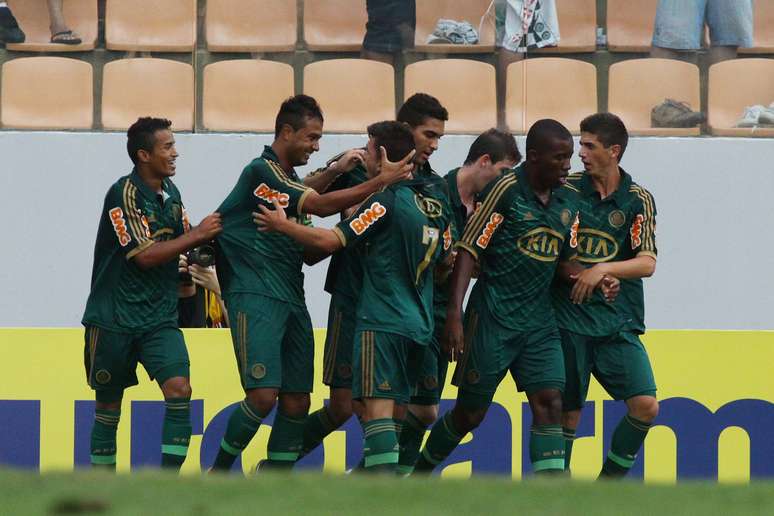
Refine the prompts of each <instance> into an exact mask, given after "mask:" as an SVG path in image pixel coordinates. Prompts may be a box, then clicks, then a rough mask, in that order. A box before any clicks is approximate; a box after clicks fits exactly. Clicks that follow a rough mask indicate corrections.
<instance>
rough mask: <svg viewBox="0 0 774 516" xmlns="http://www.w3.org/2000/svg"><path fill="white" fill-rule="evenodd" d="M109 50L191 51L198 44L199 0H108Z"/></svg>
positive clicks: (106, 13)
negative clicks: (197, 16) (197, 7)
mask: <svg viewBox="0 0 774 516" xmlns="http://www.w3.org/2000/svg"><path fill="white" fill-rule="evenodd" d="M105 43H106V45H107V48H108V49H109V50H136V51H141V52H154V51H155V52H191V51H193V49H194V46H195V45H196V0H164V1H163V2H160V1H158V0H107V3H106V4H105Z"/></svg>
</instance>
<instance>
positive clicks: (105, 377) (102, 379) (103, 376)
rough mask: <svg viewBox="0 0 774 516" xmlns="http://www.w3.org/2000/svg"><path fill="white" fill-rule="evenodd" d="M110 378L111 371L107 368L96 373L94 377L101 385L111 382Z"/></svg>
mask: <svg viewBox="0 0 774 516" xmlns="http://www.w3.org/2000/svg"><path fill="white" fill-rule="evenodd" d="M110 378H111V376H110V372H109V371H107V370H105V369H100V370H99V371H97V373H96V374H95V375H94V379H95V380H97V383H98V384H100V385H105V384H106V383H108V382H110Z"/></svg>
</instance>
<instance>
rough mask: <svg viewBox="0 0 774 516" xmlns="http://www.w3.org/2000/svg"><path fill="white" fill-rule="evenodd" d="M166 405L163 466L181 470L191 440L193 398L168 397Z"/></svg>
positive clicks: (162, 438) (163, 430) (162, 442)
mask: <svg viewBox="0 0 774 516" xmlns="http://www.w3.org/2000/svg"><path fill="white" fill-rule="evenodd" d="M164 405H166V410H165V412H164V426H163V428H162V430H161V467H162V468H165V469H166V468H168V469H174V470H179V469H180V466H182V465H183V462H185V456H186V455H187V454H188V443H189V442H190V441H191V398H167V399H166V400H164Z"/></svg>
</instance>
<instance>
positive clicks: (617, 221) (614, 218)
mask: <svg viewBox="0 0 774 516" xmlns="http://www.w3.org/2000/svg"><path fill="white" fill-rule="evenodd" d="M607 221H608V222H609V223H610V225H611V226H613V227H614V228H616V229H618V228H620V227H621V226H623V225H624V223H625V222H626V215H624V212H622V211H621V210H613V211H611V212H610V215H608V216H607Z"/></svg>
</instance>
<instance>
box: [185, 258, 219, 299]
mask: <svg viewBox="0 0 774 516" xmlns="http://www.w3.org/2000/svg"><path fill="white" fill-rule="evenodd" d="M188 272H189V273H190V274H191V279H192V280H193V282H194V283H195V284H197V285H199V286H200V287H203V288H206V289H207V290H209V291H211V292H215V294H217V295H220V283H218V275H217V274H215V268H214V267H202V266H201V265H197V264H193V265H191V266H190V267H188Z"/></svg>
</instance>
